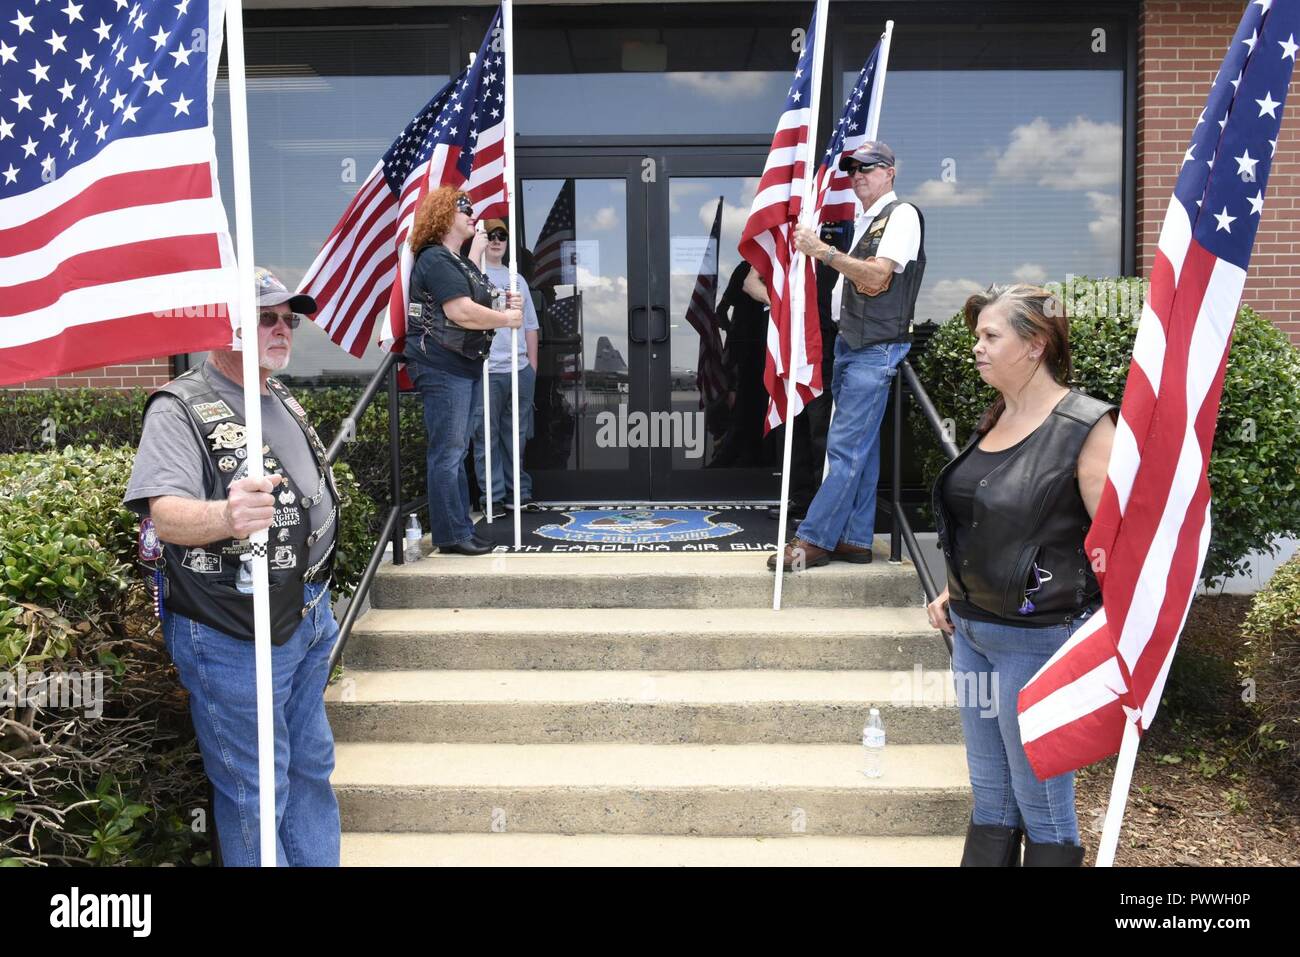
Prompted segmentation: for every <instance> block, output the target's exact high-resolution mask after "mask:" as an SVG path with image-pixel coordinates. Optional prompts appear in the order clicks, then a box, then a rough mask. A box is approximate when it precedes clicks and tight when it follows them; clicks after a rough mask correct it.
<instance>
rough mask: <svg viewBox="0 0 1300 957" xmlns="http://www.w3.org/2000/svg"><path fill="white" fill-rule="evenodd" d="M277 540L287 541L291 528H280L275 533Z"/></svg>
mask: <svg viewBox="0 0 1300 957" xmlns="http://www.w3.org/2000/svg"><path fill="white" fill-rule="evenodd" d="M275 540H276V541H277V542H287V541H288V540H289V530H288V529H287V528H282V529H280V530H279V531H278V532H276V533H275Z"/></svg>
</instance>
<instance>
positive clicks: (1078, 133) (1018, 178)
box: [994, 116, 1123, 189]
mask: <svg viewBox="0 0 1300 957" xmlns="http://www.w3.org/2000/svg"><path fill="white" fill-rule="evenodd" d="M1122 145H1123V131H1122V130H1121V129H1120V125H1119V124H1118V123H1095V122H1093V121H1092V120H1090V119H1087V118H1086V117H1083V116H1076V117H1075V118H1074V119H1073V120H1071V121H1070V122H1069V124H1067V125H1066V126H1062V127H1054V126H1052V124H1051V123H1049V122H1048V121H1047V120H1045V119H1043V117H1041V116H1039V117H1036V118H1035V119H1034V120H1033V121H1032V122H1029V123H1025V124H1023V125H1021V126H1017V127H1016V128H1015V129H1014V130H1012V131H1011V140H1010V142H1009V143H1008V144H1007V148H1006V150H1005V151H1003V152H1002V153H1001V154H995V155H996V156H997V162H996V165H995V167H994V171H995V173H996V174H997V175H998V176H999V177H1002V178H1004V179H1009V180H1012V181H1013V182H1029V183H1036V184H1038V185H1039V186H1046V187H1048V188H1049V189H1097V188H1099V187H1103V186H1113V185H1115V184H1117V183H1118V182H1119V177H1120V158H1121V155H1122V151H1121V148H1122Z"/></svg>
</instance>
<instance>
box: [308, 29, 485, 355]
mask: <svg viewBox="0 0 1300 957" xmlns="http://www.w3.org/2000/svg"><path fill="white" fill-rule="evenodd" d="M500 27H501V11H500V9H499V8H498V10H497V13H496V15H495V16H494V17H493V19H492V23H491V25H490V26H489V27H488V31H487V35H486V36H485V37H484V38H483V44H482V46H480V48H479V52H478V56H477V57H476V58H475V59H474V62H473V63H472V64H470V66H469V67H467V68H466V69H465V70H464V71H463V72H461V73H460V74H459V75H458V76H456V77H454V78H453V79H452V80H451V82H450V83H448V84H447V85H446V86H445V87H443V88H442V89H441V90H440V91H438V93H437V95H436V96H434V97H433V99H431V100H430V101H429V102H428V103H427V104H425V106H424V109H422V110H420V112H419V113H417V114H416V115H415V117H414V118H413V119H412V120H411V122H410V123H408V124H407V126H406V129H404V130H403V131H402V134H401V135H400V136H399V137H398V138H397V139H396V140H394V141H393V145H392V146H390V147H389V148H388V151H387V152H386V153H384V156H383V158H382V159H381V160H380V161H379V162H378V163H377V164H376V165H375V168H374V169H373V170H371V172H370V175H369V176H368V177H367V178H366V181H365V182H364V183H363V184H362V186H361V188H360V189H359V190H358V191H357V195H356V196H355V197H353V199H352V202H351V203H350V204H348V208H347V209H346V210H345V211H344V213H343V217H342V218H341V219H340V220H339V222H338V225H336V226H335V227H334V230H333V231H332V232H331V233H330V235H329V237H328V238H327V239H326V240H325V244H324V246H322V248H321V251H320V253H319V254H318V255H317V257H316V260H315V262H313V263H312V264H311V267H310V268H309V269H308V270H307V274H306V276H304V277H303V281H302V283H301V284H300V291H301V292H305V293H308V294H309V295H311V296H312V297H314V298H315V299H316V303H317V305H318V306H319V307H320V311H319V312H317V314H316V316H315V321H316V323H317V324H318V325H319V326H320V327H321V328H323V329H324V330H325V331H326V332H328V333H329V336H330V338H331V339H333V340H334V342H336V343H338V344H339V345H340V346H342V347H343V348H344V349H346V350H347V351H348V352H350V353H352V354H353V355H355V356H360V355H361V354H362V353H364V352H365V349H366V346H367V344H368V343H369V342H370V340H371V335H372V332H373V330H374V326H375V322H376V321H377V320H378V319H379V317H380V316H381V315H385V317H386V321H385V323H384V330H383V343H382V344H383V347H384V348H385V349H388V350H389V351H395V350H398V349H400V348H401V346H402V339H403V336H404V335H405V333H406V290H407V285H408V283H409V280H410V271H411V267H412V265H414V262H415V259H414V255H413V253H412V251H411V249H410V248H409V247H408V246H407V245H406V237H407V236H408V235H409V234H410V231H411V225H412V223H413V222H414V219H415V210H416V208H417V207H418V206H419V204H420V201H421V200H422V199H423V198H424V197H425V196H426V195H428V193H429V191H430V190H433V189H437V188H438V187H439V186H453V187H455V188H456V189H463V190H465V191H466V192H467V193H469V195H470V197H471V199H472V200H473V201H474V212H475V215H476V216H477V217H478V218H480V219H484V218H487V217H489V216H500V217H505V216H506V215H507V206H506V197H505V93H506V90H505V73H504V68H505V58H504V57H503V56H502V55H501V54H500V53H495V52H493V51H492V47H493V45H494V44H495V43H497V42H498V40H499V36H500V32H499V31H500Z"/></svg>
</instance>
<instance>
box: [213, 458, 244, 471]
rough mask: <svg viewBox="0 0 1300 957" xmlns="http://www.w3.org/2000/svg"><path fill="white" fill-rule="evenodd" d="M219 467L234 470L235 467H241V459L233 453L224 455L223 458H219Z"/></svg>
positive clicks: (222, 469)
mask: <svg viewBox="0 0 1300 957" xmlns="http://www.w3.org/2000/svg"><path fill="white" fill-rule="evenodd" d="M217 468H219V469H221V471H223V472H233V471H234V470H235V469H237V468H239V459H237V458H235V456H233V455H223V456H221V458H219V459H217Z"/></svg>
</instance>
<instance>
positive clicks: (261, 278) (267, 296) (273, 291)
mask: <svg viewBox="0 0 1300 957" xmlns="http://www.w3.org/2000/svg"><path fill="white" fill-rule="evenodd" d="M253 280H254V282H256V283H257V304H258V305H259V306H278V305H280V303H282V302H287V303H288V304H289V308H290V309H292V310H293V311H294V312H301V313H305V314H307V315H311V314H312V313H314V312H315V311H316V309H317V306H316V300H315V299H313V298H312V297H311V296H309V295H307V294H306V293H297V294H295V293H292V292H290V291H289V289H288V287H287V286H285V284H284V283H282V282H280V280H279V278H277V277H276V275H275V273H273V272H271V270H269V269H263V268H262V267H261V266H259V267H258V268H257V270H256V271H255V272H254V273H253Z"/></svg>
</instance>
